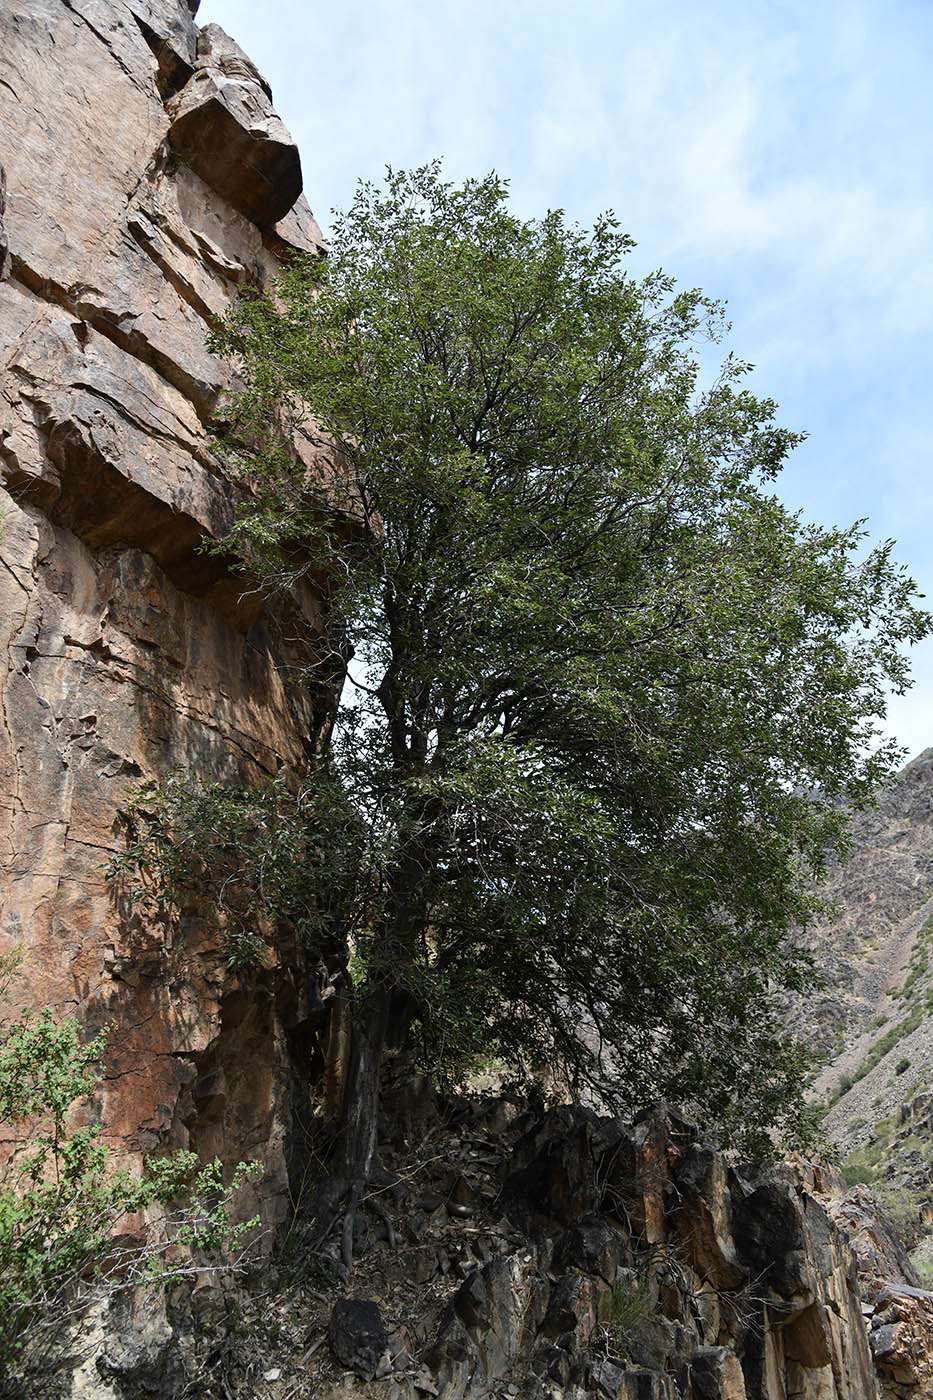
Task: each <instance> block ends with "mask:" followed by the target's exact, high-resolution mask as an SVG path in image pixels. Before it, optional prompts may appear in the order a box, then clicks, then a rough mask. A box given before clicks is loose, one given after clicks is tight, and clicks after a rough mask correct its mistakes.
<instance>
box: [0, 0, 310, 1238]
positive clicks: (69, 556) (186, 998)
mask: <svg viewBox="0 0 933 1400" xmlns="http://www.w3.org/2000/svg"><path fill="white" fill-rule="evenodd" d="M194 8H196V6H194ZM198 44H199V39H198V31H197V28H196V25H195V23H194V20H193V16H192V6H191V5H189V4H188V3H187V0H71V3H69V4H67V5H66V4H63V3H61V0H25V3H22V4H18V5H15V6H2V7H0V53H2V55H3V65H4V74H5V79H6V81H5V82H4V83H0V125H2V129H3V132H4V143H3V146H4V154H3V159H4V166H5V171H4V175H3V178H0V351H2V354H0V517H2V523H0V638H2V644H3V652H2V656H3V663H4V664H3V665H2V667H0V950H2V949H3V948H6V947H8V946H10V944H12V943H21V944H22V945H23V947H24V948H25V950H26V953H27V962H26V966H25V969H24V974H23V978H22V980H21V982H20V984H19V985H18V986H17V987H16V988H15V995H16V998H17V1001H18V1002H20V1004H24V1003H30V1004H33V1005H37V1006H40V1005H52V1006H54V1007H56V1008H58V1009H59V1010H60V1011H62V1012H74V1013H76V1014H77V1015H78V1016H79V1017H80V1018H81V1019H83V1020H84V1021H86V1022H87V1023H88V1024H89V1025H90V1026H91V1027H95V1026H98V1025H100V1024H101V1023H103V1022H105V1021H106V1022H113V1023H114V1031H113V1033H112V1035H111V1038H110V1048H109V1055H108V1064H107V1068H106V1077H105V1081H104V1086H103V1103H102V1108H103V1115H104V1125H105V1131H106V1133H107V1135H108V1137H109V1138H110V1140H111V1141H112V1143H113V1144H114V1145H115V1146H116V1147H117V1148H118V1150H119V1152H120V1154H121V1155H125V1156H128V1157H132V1156H134V1155H137V1154H139V1153H142V1152H146V1151H151V1150H153V1148H158V1147H162V1146H187V1145H191V1146H192V1147H194V1148H195V1149H197V1150H199V1151H202V1152H203V1153H204V1154H205V1155H211V1156H212V1155H213V1154H214V1153H215V1151H217V1152H219V1153H220V1155H222V1156H223V1157H224V1158H225V1159H227V1160H228V1161H229V1160H234V1161H235V1160H236V1159H237V1158H239V1157H242V1156H260V1157H262V1159H263V1161H264V1163H265V1165H266V1168H267V1176H266V1180H265V1182H264V1184H263V1186H262V1187H261V1188H260V1199H259V1201H258V1207H259V1209H260V1210H261V1212H262V1214H263V1216H264V1218H265V1220H266V1222H267V1223H271V1222H273V1221H275V1220H276V1219H278V1218H279V1217H281V1215H282V1214H283V1212H284V1211H285V1210H286V1209H287V1192H286V1143H287V1141H288V1139H289V1135H290V1133H291V1132H292V1126H291V1122H290V1115H291V1113H292V1111H293V1109H294V1110H296V1111H297V1108H298V1106H299V1100H300V1096H301V1093H302V1092H303V1091H302V1089H301V1079H300V1075H297V1074H295V1073H293V1072H292V1069H291V1067H290V1055H291V1051H290V1049H289V1046H290V1043H291V1040H290V1036H291V1030H292V1029H293V1028H294V1027H295V1026H296V1025H300V1024H301V1023H302V1022H303V1021H304V1022H306V1021H307V1018H308V1016H309V1015H311V1014H312V1013H313V1014H314V1015H316V1016H319V1017H320V1019H321V1022H322V1024H323V1019H324V1018H323V1012H322V1011H321V1010H319V1009H315V1007H314V1004H313V1002H314V987H315V983H314V980H313V978H309V977H308V975H307V971H306V969H305V966H304V961H305V954H304V953H303V952H302V951H301V950H296V949H295V948H293V947H291V946H290V945H289V944H288V943H287V942H284V941H282V942H280V946H279V947H278V948H277V949H276V950H275V956H274V965H273V966H272V967H270V969H269V971H268V972H267V973H266V974H264V975H263V976H262V977H260V978H258V979H256V981H255V982H254V983H253V984H251V985H249V986H241V985H239V984H238V983H237V981H236V980H235V979H232V978H231V977H230V975H229V973H228V972H227V969H226V966H225V962H224V957H223V950H222V948H221V946H220V935H219V932H218V930H217V928H216V927H214V926H213V925H212V924H211V923H210V921H207V920H204V919H198V918H195V917H193V916H191V917H186V918H185V919H182V920H181V921H180V922H176V923H173V924H165V925H164V926H163V925H157V924H153V923H148V924H147V923H145V922H144V921H143V920H142V919H141V918H140V917H139V916H138V914H136V913H134V911H133V910H132V909H130V908H129V907H128V906H127V905H126V904H124V903H122V902H121V901H120V900H119V899H118V898H116V897H115V896H116V894H117V892H116V891H115V890H114V889H112V888H111V887H110V886H109V885H108V883H107V882H106V880H105V878H104V868H105V865H106V863H107V861H108V860H109V858H110V857H111V856H112V855H113V854H114V853H115V852H116V851H117V850H119V849H121V847H122V841H123V838H122V835H121V827H120V824H119V821H118V818H117V814H118V811H119V809H120V808H121V806H123V805H124V804H125V801H126V798H127V794H128V792H129V790H130V789H132V788H133V787H134V786H136V785H138V784H139V783H140V782H141V781H142V780H143V779H145V778H150V777H155V778H160V777H164V775H165V774H166V773H167V771H168V770H169V768H170V767H172V766H173V765H176V764H180V765H183V766H184V767H186V768H187V769H188V770H189V771H190V772H192V773H193V774H195V775H199V776H202V777H203V778H204V779H206V780H209V779H215V778H223V779H228V780H233V781H238V782H250V781H255V780H256V779H258V778H259V777H260V776H262V775H263V774H268V773H274V772H275V771H277V769H278V768H279V766H280V765H281V764H282V763H284V764H285V765H286V766H292V767H297V766H300V765H301V764H302V763H303V761H304V757H305V754H306V750H307V745H308V744H309V743H313V740H314V736H315V734H316V732H317V730H318V726H319V725H320V723H321V722H322V719H323V713H324V708H325V707H326V704H327V698H326V696H321V697H318V699H316V700H309V698H308V696H307V695H306V694H302V693H299V692H292V691H290V690H288V689H287V687H286V686H285V685H284V684H283V682H282V679H281V677H282V674H283V666H282V663H283V661H285V660H287V659H289V658H290V659H292V660H296V661H297V660H299V659H300V654H299V650H296V649H295V648H296V647H297V646H299V645H305V644H304V643H302V644H294V645H293V644H291V643H289V644H288V647H286V646H285V644H284V643H282V642H279V641H276V640H275V638H276V636H278V635H279V634H280V633H281V631H282V627H281V619H277V618H276V617H275V616H273V615H271V614H269V613H268V611H267V610H266V609H265V608H264V604H263V599H262V598H261V597H260V596H258V595H257V594H255V593H254V594H251V595H250V594H248V593H246V594H244V589H243V584H242V581H241V580H240V579H238V578H236V577H235V576H232V575H231V574H230V573H229V572H228V571H227V569H226V568H225V567H224V566H223V565H222V564H221V563H220V562H219V561H217V560H213V559H211V558H209V557H207V556H205V555H204V554H202V553H200V552H199V546H200V544H201V542H202V541H203V540H204V539H205V538H206V537H208V536H211V535H214V536H216V535H217V534H219V533H220V532H222V531H223V530H224V529H225V528H226V524H227V522H228V521H229V519H230V515H231V510H232V499H233V489H232V487H231V484H230V483H229V482H228V481H227V480H226V479H225V477H224V474H223V471H222V469H221V466H220V464H219V462H218V461H217V460H216V459H215V457H214V456H213V454H212V452H211V440H212V434H213V431H214V429H213V427H212V424H211V418H212V414H213V413H214V411H215V409H216V407H217V405H218V403H219V402H220V400H221V396H222V394H223V392H224V390H225V388H226V387H227V386H228V384H229V383H230V371H229V369H228V368H227V367H226V366H225V365H223V364H221V363H220V362H219V361H218V360H217V359H216V358H215V357H213V356H212V355H210V354H208V353H207V351H206V349H205V336H206V332H207V328H208V323H209V321H210V318H211V317H212V316H214V315H216V314H218V313H220V312H222V311H223V309H224V308H225V307H226V306H228V305H229V304H230V301H231V299H232V298H233V297H234V296H235V295H236V293H237V289H238V288H239V287H240V286H242V285H243V284H244V283H246V282H257V281H258V282H260V283H261V282H267V281H268V280H269V279H270V278H271V277H273V276H274V275H275V273H276V271H277V269H278V268H279V266H280V262H279V258H280V256H285V255H286V254H289V252H290V250H293V249H295V248H305V249H314V248H317V247H319V246H320V243H321V238H320V231H319V230H318V229H317V225H316V224H315V223H314V219H313V215H312V214H311V211H310V209H308V207H307V204H306V203H305V202H304V201H303V200H302V201H301V202H300V203H299V204H298V205H297V206H296V207H294V208H293V206H295V201H296V199H297V196H298V195H299V193H300V169H299V165H298V157H297V152H295V150H294V146H293V145H292V143H291V141H290V139H289V138H288V137H287V133H284V129H281V124H280V123H278V119H277V118H276V117H275V116H274V113H273V111H272V108H271V105H270V102H269V97H268V87H267V85H264V84H263V81H262V80H261V78H260V77H259V75H258V74H257V73H256V71H255V69H254V68H253V67H252V65H251V64H249V61H248V60H247V59H246V57H245V55H242V54H241V51H240V50H238V49H237V48H236V46H235V45H233V44H232V41H230V40H228V39H227V38H226V36H224V35H223V33H222V31H217V32H216V34H215V33H214V32H213V31H211V33H210V34H209V35H208V37H207V38H203V39H202V42H201V47H200V52H199V48H198ZM199 63H200V64H202V65H205V66H203V67H202V68H200V69H199V68H197V65H198V64H199ZM196 71H198V72H200V71H203V72H204V73H205V75H206V76H205V80H204V81H205V82H206V83H207V84H208V85H213V87H215V88H216V89H217V90H218V92H220V94H221V96H222V97H223V102H224V104H225V111H226V113H227V116H228V117H229V119H230V120H231V121H234V122H236V121H237V120H240V121H241V122H243V123H245V125H244V126H241V128H240V129H239V131H234V130H232V129H229V130H228V135H229V137H230V141H231V143H232V145H231V151H232V152H233V158H234V163H236V161H238V160H239V161H240V164H239V166H238V168H237V170H236V171H234V172H230V171H228V173H227V175H225V176H222V175H221V174H220V173H219V171H217V170H215V172H214V179H213V183H212V182H211V181H210V180H208V181H205V180H204V179H202V178H201V177H200V175H199V174H198V173H197V172H196V171H195V170H194V169H192V168H191V166H188V165H185V164H182V163H179V162H178V161H177V160H176V159H174V158H172V157H171V154H170V151H169V146H168V135H169V127H170V119H169V117H168V116H167V114H166V111H165V105H164V104H165V101H166V100H167V98H168V97H169V94H170V93H171V91H172V90H173V89H174V88H176V87H179V86H182V87H186V86H187V85H188V83H189V80H193V78H194V74H195V72H196ZM181 106H185V104H184V103H182V104H181ZM186 110H187V108H186ZM176 115H177V114H176ZM283 133H284V134H283ZM276 147H280V148H281V149H280V150H279V151H278V154H277V155H276V156H275V157H274V159H272V160H267V159H266V156H265V155H261V153H262V152H264V151H265V152H266V153H267V154H268V152H269V151H271V150H273V148H276ZM244 152H245V156H244ZM224 159H225V160H226V161H227V164H228V166H229V164H230V152H228V153H227V154H226V155H225V156H224ZM264 162H265V163H264ZM276 162H279V163H278V164H277V163H276ZM208 174H210V171H209V172H208ZM234 177H235V181H236V182H238V189H239V194H238V196H237V204H236V207H234V205H232V204H231V203H230V202H228V199H227V198H226V197H225V196H224V194H223V193H222V192H221V193H219V192H218V190H221V191H223V190H224V189H226V188H227V187H228V185H229V183H230V180H232V179H234ZM225 181H226V182H227V183H226V184H225ZM243 207H246V208H248V209H249V210H250V211H252V212H253V213H254V214H255V215H256V217H257V218H261V220H262V222H263V224H264V225H266V224H270V225H276V221H278V224H277V226H276V227H273V228H270V229H267V228H260V227H258V226H257V224H256V223H254V222H251V221H250V219H249V218H248V217H246V216H244V214H243V212H242V208H243ZM302 606H303V609H304V619H303V624H304V627H305V633H306V634H307V635H309V637H310V634H313V630H314V627H315V625H316V619H317V618H318V616H319V605H318V600H317V599H316V598H315V597H314V596H313V595H312V594H310V593H309V594H308V595H307V596H306V597H305V599H304V600H303V605H302ZM290 630H292V631H293V632H297V631H298V630H299V629H298V628H294V629H290ZM308 1034H311V1032H310V1031H309V1032H308ZM247 1205H248V1208H249V1209H250V1210H252V1209H253V1208H254V1203H252V1202H248V1203H247Z"/></svg>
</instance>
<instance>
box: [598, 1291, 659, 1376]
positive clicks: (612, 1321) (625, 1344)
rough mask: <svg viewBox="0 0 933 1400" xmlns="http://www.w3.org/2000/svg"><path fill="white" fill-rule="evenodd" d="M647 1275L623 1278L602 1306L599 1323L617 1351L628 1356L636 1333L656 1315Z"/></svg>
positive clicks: (604, 1298)
mask: <svg viewBox="0 0 933 1400" xmlns="http://www.w3.org/2000/svg"><path fill="white" fill-rule="evenodd" d="M654 1310H655V1309H654V1304H653V1302H652V1299H651V1291H650V1287H649V1283H648V1278H647V1275H645V1274H641V1275H636V1276H635V1277H634V1278H626V1277H624V1276H623V1277H621V1278H619V1279H617V1280H616V1282H615V1283H614V1284H613V1285H612V1287H611V1288H610V1290H609V1292H608V1293H607V1294H606V1295H605V1296H604V1297H603V1300H602V1302H601V1304H600V1310H599V1320H600V1322H601V1323H602V1325H603V1327H604V1328H605V1329H606V1333H607V1336H608V1340H609V1342H610V1344H611V1346H612V1348H613V1350H614V1351H615V1352H617V1353H618V1354H619V1355H620V1356H627V1355H628V1351H629V1346H630V1342H631V1335H632V1333H633V1332H634V1331H635V1330H636V1329H637V1328H638V1325H639V1323H641V1322H644V1320H645V1319H646V1318H648V1317H650V1316H651V1314H652V1313H653V1312H654Z"/></svg>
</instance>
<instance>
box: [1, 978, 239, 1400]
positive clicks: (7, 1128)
mask: <svg viewBox="0 0 933 1400" xmlns="http://www.w3.org/2000/svg"><path fill="white" fill-rule="evenodd" d="M17 963H18V958H16V957H15V956H14V957H10V956H8V957H7V958H5V959H3V958H0V993H2V992H3V991H4V990H5V988H6V986H7V985H8V983H9V981H10V979H11V977H12V975H13V973H14V972H15V970H16V966H17ZM106 1039H107V1033H106V1031H101V1032H100V1033H98V1034H97V1035H96V1036H94V1037H92V1038H91V1039H89V1040H88V1039H85V1038H84V1036H83V1034H82V1030H81V1027H80V1026H79V1024H78V1023H77V1021H75V1020H74V1018H72V1017H65V1018H64V1019H62V1020H56V1018H55V1017H54V1015H53V1013H52V1012H51V1011H50V1010H46V1011H42V1012H39V1013H38V1014H33V1013H29V1012H25V1013H23V1014H22V1015H21V1016H20V1017H18V1018H17V1019H13V1020H6V1021H0V1130H2V1132H3V1136H4V1138H5V1139H6V1158H5V1161H4V1162H3V1164H2V1166H0V1394H10V1395H24V1394H30V1395H31V1394H34V1393H36V1392H35V1390H34V1389H33V1388H32V1387H33V1386H34V1385H35V1384H37V1383H38V1377H39V1376H42V1375H45V1376H48V1375H49V1374H50V1373H52V1372H54V1371H55V1369H56V1364H57V1363H56V1350H57V1348H59V1347H60V1344H61V1340H62V1337H63V1335H65V1334H66V1333H67V1331H68V1324H69V1322H70V1321H72V1320H77V1318H78V1317H80V1315H81V1314H82V1313H83V1312H84V1311H85V1310H86V1309H87V1308H88V1307H89V1306H90V1305H91V1304H92V1303H95V1302H100V1301H106V1300H108V1299H110V1298H112V1297H114V1296H115V1295H116V1294H118V1293H122V1292H126V1291H128V1290H130V1289H133V1288H136V1287H137V1286H138V1285H139V1284H140V1283H149V1284H152V1285H155V1286H164V1285H166V1284H168V1283H172V1282H176V1281H178V1280H179V1279H181V1278H183V1277H185V1276H186V1275H188V1274H193V1273H194V1272H195V1271H196V1270H197V1269H198V1268H202V1267H204V1264H205V1262H206V1261H205V1259H204V1258H203V1255H204V1253H205V1252H209V1253H210V1254H211V1255H212V1256H213V1257H212V1258H211V1260H210V1262H211V1263H212V1264H214V1263H216V1264H220V1265H222V1266H224V1267H228V1268H229V1267H234V1268H235V1267H239V1266H240V1265H241V1264H242V1262H243V1258H244V1255H243V1249H244V1247H245V1244H246V1236H247V1235H249V1234H250V1233H251V1232H252V1231H253V1229H254V1227H255V1225H256V1223H257V1222H256V1221H255V1220H250V1221H245V1222H242V1223H240V1224H234V1223H233V1221H232V1211H231V1207H232V1202H233V1197H234V1195H235V1194H236V1192H237V1191H238V1189H239V1187H240V1186H241V1185H242V1183H243V1181H244V1180H245V1178H246V1177H247V1176H249V1175H252V1174H254V1173H256V1172H258V1171H260V1170H261V1164H260V1163H258V1162H254V1163H249V1164H246V1163H240V1165H239V1166H238V1167H237V1169H236V1171H235V1172H234V1174H233V1179H232V1181H231V1182H230V1183H229V1184H228V1185H224V1183H223V1171H222V1167H221V1164H220V1162H219V1161H214V1162H211V1163H209V1164H207V1165H206V1166H199V1165H198V1161H197V1158H196V1157H195V1155H194V1154H193V1153H190V1152H177V1153H175V1154H173V1155H172V1156H168V1157H163V1158H148V1159H147V1160H146V1163H145V1166H144V1169H143V1171H142V1173H141V1175H140V1176H138V1177H134V1176H131V1175H130V1173H129V1172H127V1171H117V1170H114V1169H113V1167H112V1164H111V1163H110V1161H109V1157H108V1149H107V1147H106V1145H105V1144H104V1143H103V1142H102V1140H101V1137H100V1130H99V1128H98V1127H97V1126H95V1125H94V1124H93V1123H89V1122H87V1121H84V1122H83V1123H81V1122H79V1121H78V1120H79V1119H80V1118H84V1119H85V1120H87V1119H88V1117H89V1102H88V1101H89V1099H90V1097H91V1095H92V1094H93V1093H94V1091H95V1090H96V1088H97V1086H98V1084H99V1080H100V1068H99V1062H100V1057H101V1054H102V1053H103V1050H104V1046H105V1043H106ZM153 1208H155V1210H154V1213H155V1214H157V1215H159V1217H160V1220H159V1225H158V1230H155V1229H146V1228H144V1227H141V1226H140V1224H139V1220H140V1215H141V1213H143V1212H147V1211H150V1210H151V1209H153ZM218 1252H222V1254H220V1253H218ZM27 1385H29V1386H30V1388H29V1389H28V1390H26V1389H25V1387H26V1386H27Z"/></svg>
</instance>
